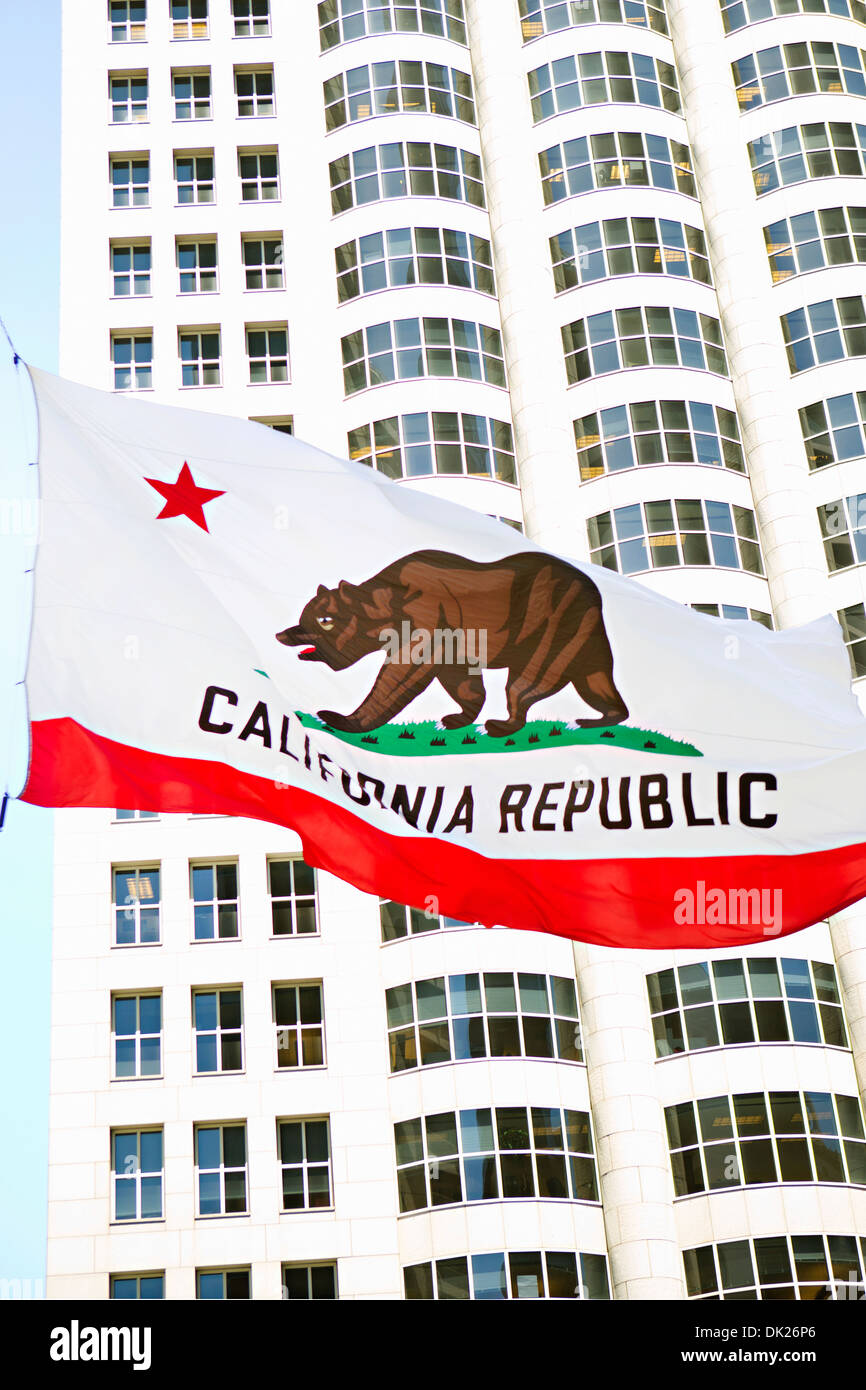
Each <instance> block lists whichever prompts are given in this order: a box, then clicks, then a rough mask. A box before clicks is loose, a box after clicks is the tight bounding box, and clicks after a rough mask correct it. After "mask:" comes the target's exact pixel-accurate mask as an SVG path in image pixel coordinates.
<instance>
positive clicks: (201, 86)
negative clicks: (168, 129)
mask: <svg viewBox="0 0 866 1390" xmlns="http://www.w3.org/2000/svg"><path fill="white" fill-rule="evenodd" d="M171 91H172V97H173V100H174V119H175V120H176V121H208V120H210V117H211V96H210V68H204V69H202V70H201V71H200V72H173V73H172V75H171Z"/></svg>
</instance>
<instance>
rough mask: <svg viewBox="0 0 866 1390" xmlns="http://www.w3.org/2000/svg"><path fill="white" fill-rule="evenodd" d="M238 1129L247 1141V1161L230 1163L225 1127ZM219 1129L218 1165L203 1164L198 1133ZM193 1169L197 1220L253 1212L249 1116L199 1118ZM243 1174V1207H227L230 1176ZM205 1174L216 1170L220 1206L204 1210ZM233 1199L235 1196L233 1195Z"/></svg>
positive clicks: (245, 1156)
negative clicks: (232, 1209) (251, 1204)
mask: <svg viewBox="0 0 866 1390" xmlns="http://www.w3.org/2000/svg"><path fill="white" fill-rule="evenodd" d="M227 1129H230V1130H236V1129H239V1130H240V1131H241V1132H242V1134H243V1142H244V1161H243V1164H234V1163H232V1164H228V1163H226V1161H225V1130H227ZM205 1130H207V1131H210V1130H216V1131H217V1132H218V1133H219V1159H220V1161H219V1164H218V1165H217V1166H216V1167H215V1168H210V1167H208V1168H203V1167H202V1166H201V1164H200V1162H199V1136H200V1134H201V1133H202V1132H203V1131H205ZM193 1173H194V1188H195V1219H196V1221H209V1220H224V1219H225V1218H226V1217H235V1216H249V1215H250V1195H251V1194H250V1147H249V1139H248V1135H247V1122H246V1120H198V1121H196V1122H195V1124H194V1125H193ZM238 1173H242V1174H243V1193H244V1195H243V1203H244V1204H243V1207H242V1208H238V1209H237V1210H235V1211H228V1210H226V1207H227V1203H228V1200H229V1199H228V1193H227V1179H228V1178H229V1177H230V1176H231V1175H236V1174H238ZM203 1174H211V1175H212V1174H217V1184H218V1187H219V1210H218V1211H202V1186H201V1178H202V1175H203ZM232 1200H236V1199H235V1198H233V1199H232Z"/></svg>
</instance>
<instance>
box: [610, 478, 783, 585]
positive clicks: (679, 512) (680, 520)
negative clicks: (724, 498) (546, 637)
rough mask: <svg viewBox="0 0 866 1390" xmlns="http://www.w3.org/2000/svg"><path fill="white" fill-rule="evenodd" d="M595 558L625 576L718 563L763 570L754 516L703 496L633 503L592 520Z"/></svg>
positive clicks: (755, 572)
mask: <svg viewBox="0 0 866 1390" xmlns="http://www.w3.org/2000/svg"><path fill="white" fill-rule="evenodd" d="M587 530H588V532H589V543H590V548H591V551H592V561H593V564H596V565H604V567H605V568H606V569H612V570H618V571H619V573H620V574H643V573H644V572H645V571H647V570H653V569H669V568H671V567H672V566H675V565H714V566H715V567H716V568H719V569H742V570H748V571H749V573H750V574H761V575H762V574H763V573H764V567H763V564H762V562H761V551H760V548H759V546H758V532H757V527H756V525H755V514H754V512H752V511H749V509H748V508H747V507H737V506H731V504H730V503H729V502H710V501H708V500H705V499H702V498H700V497H695V498H689V499H682V498H678V499H677V500H676V501H672V502H668V501H664V502H634V503H632V505H631V506H628V507H616V508H615V509H614V510H613V511H612V512H602V513H601V514H600V515H599V516H593V517H590V518H589V520H588V521H587Z"/></svg>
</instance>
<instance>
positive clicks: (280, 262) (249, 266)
mask: <svg viewBox="0 0 866 1390" xmlns="http://www.w3.org/2000/svg"><path fill="white" fill-rule="evenodd" d="M285 244H286V243H285V238H284V236H283V234H282V232H241V264H242V266H243V268H244V290H245V292H247V293H252V294H266V293H267V294H270V293H272V292H273V291H274V290H284V289H285V288H286V275H285V262H284V253H285ZM247 247H250V248H252V247H258V248H259V250H260V252H261V260H260V261H259V262H258V263H256V262H250V261H248V260H247ZM270 247H276V248H277V250H276V253H275V258H274V260H273V261H269V260H268V259H267V256H268V249H269V248H270ZM257 264H258V271H257V270H256V265H257ZM274 267H276V271H275V270H274ZM256 273H258V274H259V275H260V276H261V279H262V283H261V284H260V285H251V284H250V276H251V274H252V275H255V274H256ZM276 273H279V277H280V283H279V284H278V285H277V284H273V285H269V284H266V283H265V282H266V280H267V278H268V276H269V275H271V276H272V275H274V274H276Z"/></svg>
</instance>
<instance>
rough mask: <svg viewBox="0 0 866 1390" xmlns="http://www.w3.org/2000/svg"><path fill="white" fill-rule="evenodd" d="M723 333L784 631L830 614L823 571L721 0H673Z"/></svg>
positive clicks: (676, 42) (686, 109) (677, 45)
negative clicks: (723, 23)
mask: <svg viewBox="0 0 866 1390" xmlns="http://www.w3.org/2000/svg"><path fill="white" fill-rule="evenodd" d="M668 15H669V19H670V27H671V37H672V39H673V42H674V51H675V54H676V61H677V71H678V73H679V80H680V90H681V93H682V99H683V111H684V114H685V118H686V123H687V125H688V131H689V142H690V144H691V148H692V155H693V158H694V162H695V175H696V178H697V185H698V192H699V195H700V199H701V205H702V207H703V212H704V222H705V225H706V229H707V242H708V245H709V251H710V260H711V263H712V267H713V276H714V279H715V284H716V292H717V294H718V299H719V307H720V309H721V316H722V327H723V329H724V335H725V344H726V347H727V352H728V361H729V364H730V368H731V376H732V378H733V383H734V393H735V396H736V401H737V410H738V412H739V416H740V421H741V424H742V427H743V443H744V445H745V450H746V456H747V459H748V465H749V476H750V479H751V484H752V492H753V494H754V498H755V510H756V514H757V518H758V524H759V527H760V535H761V545H762V549H763V552H764V562H765V564H766V567H767V578H768V580H769V584H770V595H771V598H772V601H773V608H774V611H775V614H776V619H777V621H778V623H779V625H780V626H781V627H791V626H793V625H795V624H797V623H803V622H808V621H809V620H811V619H812V618H816V617H819V616H821V615H822V614H824V613H827V612H828V611H829V610H830V599H829V592H828V579H827V565H826V562H825V559H824V553H823V547H822V543H821V537H820V532H819V528H818V520H817V516H816V511H815V503H814V501H813V499H812V496H811V493H810V490H809V474H808V465H807V462H806V454H805V450H804V448H803V439H802V435H801V432H800V427H799V422H798V417H797V410H796V407H795V405H794V395H793V391H792V388H791V375H790V371H789V368H788V362H787V356H786V352H785V345H784V340H783V337H782V330H781V325H780V322H779V311H778V308H777V306H776V305H775V304H774V302H773V295H772V289H773V285H772V278H771V275H770V268H769V263H768V260H767V253H766V247H765V245H764V238H763V233H762V217H761V211H760V208H759V206H758V203H757V200H756V197H755V190H754V184H753V181H752V174H751V169H750V165H749V156H748V150H747V145H746V137H745V135H744V134H743V130H742V120H741V117H740V111H739V106H738V103H737V96H736V89H735V87H734V82H733V76H732V73H731V55H730V51H729V48H728V46H727V45H726V43H725V35H724V29H723V26H722V19H721V12H720V10H719V6H718V3H717V0H668Z"/></svg>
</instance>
